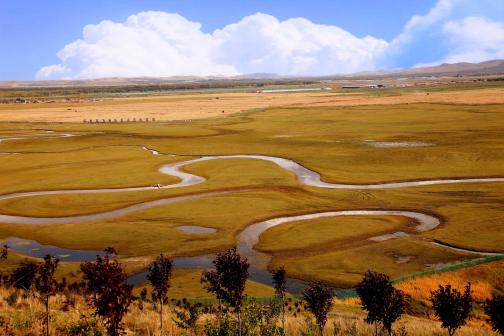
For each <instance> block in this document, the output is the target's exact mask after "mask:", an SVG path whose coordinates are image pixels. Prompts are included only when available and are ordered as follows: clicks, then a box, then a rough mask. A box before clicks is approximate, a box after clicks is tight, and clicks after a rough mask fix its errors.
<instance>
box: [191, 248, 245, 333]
mask: <svg viewBox="0 0 504 336" xmlns="http://www.w3.org/2000/svg"><path fill="white" fill-rule="evenodd" d="M213 264H214V266H215V270H210V271H204V272H203V274H202V276H201V283H202V284H203V285H204V287H205V289H206V290H207V291H208V292H210V293H213V294H214V295H215V296H216V297H217V299H218V300H219V301H224V302H226V303H228V304H229V305H230V306H231V307H232V308H233V309H234V311H235V313H236V316H237V319H238V335H239V336H241V335H242V321H241V308H242V305H243V300H244V299H245V283H246V281H247V278H248V276H249V273H248V269H249V266H250V264H249V263H248V261H247V258H242V257H241V256H240V254H239V253H238V252H236V247H233V248H231V249H229V250H227V251H225V252H222V253H219V254H217V257H216V258H215V260H214V261H213Z"/></svg>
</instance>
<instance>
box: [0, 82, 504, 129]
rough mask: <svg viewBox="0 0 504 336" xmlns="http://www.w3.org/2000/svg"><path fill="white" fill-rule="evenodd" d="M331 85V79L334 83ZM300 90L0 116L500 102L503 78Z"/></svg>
mask: <svg viewBox="0 0 504 336" xmlns="http://www.w3.org/2000/svg"><path fill="white" fill-rule="evenodd" d="M333 86H334V85H333ZM334 89H335V90H332V91H325V92H301V93H289V94H285V93H267V94H264V93H257V92H256V91H255V89H253V90H248V91H246V92H212V91H210V92H203V93H189V94H188V93H172V94H163V95H155V96H134V97H119V98H117V97H116V98H111V97H105V98H101V99H98V100H92V101H89V100H86V101H63V102H53V103H34V104H26V105H25V104H0V121H22V122H34V121H36V122H82V120H83V119H87V120H89V119H92V120H96V119H99V120H100V121H101V120H109V119H112V120H114V119H117V120H120V119H124V120H126V119H133V118H135V119H137V120H138V118H142V119H144V120H145V118H155V119H156V120H158V121H173V120H186V121H187V120H195V119H202V118H204V119H206V118H218V117H222V116H227V115H231V114H234V113H237V112H242V111H248V110H251V109H264V108H274V107H316V106H324V107H326V106H356V105H386V104H411V103H458V104H502V103H504V98H502V97H504V94H503V93H504V89H503V88H502V84H501V83H500V82H497V84H494V85H490V84H486V85H483V86H482V85H481V84H474V85H458V86H449V85H445V86H442V87H441V88H440V87H424V88H418V87H414V88H393V89H383V90H374V91H373V90H371V91H370V90H357V91H350V92H349V91H344V90H340V89H339V88H338V87H337V86H334ZM0 93H1V92H0Z"/></svg>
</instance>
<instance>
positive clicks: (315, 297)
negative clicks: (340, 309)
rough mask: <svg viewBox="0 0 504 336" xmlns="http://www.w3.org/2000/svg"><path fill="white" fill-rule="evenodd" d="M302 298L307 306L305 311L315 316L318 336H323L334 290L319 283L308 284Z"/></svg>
mask: <svg viewBox="0 0 504 336" xmlns="http://www.w3.org/2000/svg"><path fill="white" fill-rule="evenodd" d="M303 298H304V300H305V301H306V303H307V305H308V307H307V309H308V310H309V311H311V312H312V314H313V315H314V316H315V320H316V321H317V326H318V329H319V332H320V335H323V332H324V327H325V324H326V322H327V315H328V314H329V311H330V310H331V307H332V305H333V298H334V290H333V289H332V288H330V287H327V286H324V285H323V284H322V283H321V282H319V281H315V282H310V284H309V285H308V287H307V288H305V290H304V291H303Z"/></svg>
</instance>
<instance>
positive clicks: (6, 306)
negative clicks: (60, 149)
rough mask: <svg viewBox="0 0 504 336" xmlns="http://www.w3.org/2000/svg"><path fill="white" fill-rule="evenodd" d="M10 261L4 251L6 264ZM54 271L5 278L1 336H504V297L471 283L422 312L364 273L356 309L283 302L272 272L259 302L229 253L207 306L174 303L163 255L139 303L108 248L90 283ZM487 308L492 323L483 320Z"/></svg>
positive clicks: (437, 295) (318, 289) (351, 304)
mask: <svg viewBox="0 0 504 336" xmlns="http://www.w3.org/2000/svg"><path fill="white" fill-rule="evenodd" d="M6 256H7V248H6V247H4V249H3V250H2V254H1V258H2V259H5V258H6ZM58 263H59V260H58V259H55V258H54V257H52V256H49V255H48V256H46V258H45V259H44V262H42V263H38V264H37V263H33V262H32V261H29V260H27V261H25V262H23V263H22V264H21V265H20V266H19V267H18V268H17V269H15V270H14V271H13V272H12V273H11V274H9V275H4V276H2V277H1V280H2V285H1V286H0V294H1V297H2V301H1V303H0V304H1V309H0V311H1V316H0V322H1V325H0V330H2V334H5V335H105V334H107V335H111V336H117V335H123V334H128V335H157V334H159V335H165V334H167V335H208V336H211V335H261V336H265V335H307V336H308V335H370V334H376V335H378V334H380V335H384V334H387V335H442V334H443V332H442V331H441V329H440V328H439V324H440V323H439V322H436V321H433V320H430V319H425V318H420V317H419V316H420V315H421V314H422V312H423V311H425V309H428V310H430V311H433V313H434V314H435V315H436V316H437V317H438V318H439V319H440V320H441V322H442V323H441V326H442V328H444V329H446V330H447V333H448V334H449V335H450V336H451V335H453V334H454V333H455V332H457V334H458V335H491V334H492V332H491V328H493V329H494V330H495V331H496V332H500V333H501V334H504V328H503V327H504V325H503V324H502V321H503V318H504V314H503V313H504V311H503V310H502V309H501V308H502V307H503V305H504V296H502V294H499V292H498V291H497V292H494V294H493V296H492V297H491V298H489V299H487V300H486V301H478V300H477V299H476V297H474V296H473V292H472V290H471V285H470V284H469V283H467V284H466V285H465V290H464V292H463V293H461V292H459V291H458V290H457V286H455V287H453V288H452V287H451V285H446V286H442V285H439V286H438V289H437V290H435V291H431V292H430V293H431V294H430V295H431V296H430V300H429V301H431V302H432V303H431V304H429V305H425V306H421V307H420V310H418V309H419V307H418V306H416V305H415V302H417V301H416V300H415V297H414V296H409V295H407V294H408V292H403V291H401V290H399V289H397V288H395V287H394V286H393V285H392V283H391V282H390V279H389V278H388V276H386V275H384V274H379V273H375V272H367V273H366V275H365V277H364V278H363V279H362V281H360V283H359V284H358V286H357V293H358V294H359V297H360V299H359V300H358V301H356V300H354V299H353V300H346V301H340V300H337V299H335V298H334V297H333V295H334V294H333V290H332V289H331V288H329V287H326V286H325V285H323V284H322V283H320V282H312V283H310V284H308V285H307V287H306V288H305V290H304V291H303V293H302V297H301V298H293V297H291V296H290V295H286V286H285V285H286V283H287V278H286V272H285V270H284V269H283V268H280V269H278V270H275V271H274V272H272V278H273V283H274V288H275V295H274V296H272V297H269V298H268V299H262V300H257V299H254V298H248V297H247V296H246V295H245V294H244V289H245V282H246V280H247V277H248V268H249V264H248V261H247V260H246V259H244V258H242V257H241V256H240V255H239V254H237V253H236V249H231V250H228V251H226V252H223V253H221V254H218V255H217V257H216V259H215V260H214V262H213V263H214V266H215V270H206V271H204V272H203V273H202V275H201V283H202V286H203V288H204V289H206V290H207V291H208V292H209V293H212V294H213V295H214V296H215V298H216V299H217V300H213V301H205V302H202V301H197V300H196V301H195V300H187V299H186V298H183V299H179V300H176V299H174V298H170V294H171V293H170V289H171V285H172V283H171V280H172V260H171V259H169V258H167V257H165V256H163V255H160V256H159V257H158V258H157V259H156V260H155V261H154V262H153V263H151V265H150V266H149V273H148V276H147V278H148V280H149V284H150V286H149V289H148V290H147V288H143V289H141V290H140V288H138V289H137V290H136V293H135V294H134V292H133V291H132V289H133V286H131V285H129V284H127V282H126V279H127V276H126V274H125V273H124V270H123V265H121V264H120V263H119V262H118V261H117V259H116V258H115V251H114V249H112V248H108V249H106V254H105V256H104V257H101V256H97V258H96V260H95V261H89V262H83V263H82V264H81V266H80V269H81V271H82V274H83V280H84V281H77V282H72V283H68V282H67V281H66V279H62V280H61V281H57V280H56V279H55V277H54V271H55V270H56V268H57V267H58ZM478 267H479V266H478ZM501 283H502V281H501ZM149 293H150V295H149ZM359 305H360V306H361V307H362V309H363V310H364V311H365V312H366V316H364V314H363V312H360V311H359V310H360V309H359ZM163 306H165V309H164V310H163ZM431 307H432V308H431ZM483 308H484V310H485V313H486V314H487V315H488V319H487V320H485V319H484V318H481V311H482V310H483ZM473 309H476V310H475V313H472V311H473ZM476 311H479V312H480V313H476ZM156 315H158V316H157V317H156ZM415 315H416V317H415ZM468 318H469V321H467V319H468ZM487 322H488V323H489V324H487ZM466 324H468V326H465V325H466ZM380 330H381V331H380Z"/></svg>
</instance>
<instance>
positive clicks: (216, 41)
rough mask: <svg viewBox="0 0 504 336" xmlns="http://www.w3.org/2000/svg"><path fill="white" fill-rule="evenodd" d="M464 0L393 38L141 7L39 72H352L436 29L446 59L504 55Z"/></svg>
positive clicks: (498, 31)
mask: <svg viewBox="0 0 504 336" xmlns="http://www.w3.org/2000/svg"><path fill="white" fill-rule="evenodd" d="M466 1H467V0H439V1H438V2H437V3H436V5H435V6H434V7H433V8H432V9H431V10H430V11H429V12H428V13H427V14H425V15H415V16H413V17H412V18H411V19H410V20H409V21H408V22H407V23H406V24H405V26H404V28H403V30H402V32H400V33H399V34H398V35H397V37H396V38H394V39H393V40H392V41H385V40H383V39H380V38H377V37H373V36H364V37H358V36H355V35H353V34H352V33H350V32H348V31H345V30H344V29H342V28H340V27H337V26H334V25H320V24H316V23H313V22H311V21H309V20H307V19H304V18H292V19H288V20H285V21H280V20H278V19H277V18H275V17H274V16H271V15H267V14H263V13H256V14H254V15H250V16H247V17H244V18H243V19H241V20H240V21H239V22H236V23H233V24H230V25H227V26H225V27H223V28H221V29H217V30H215V31H214V32H212V33H205V32H203V30H202V29H201V28H202V27H201V24H200V23H198V22H193V21H190V20H188V19H186V18H184V17H183V16H181V15H178V14H173V13H166V12H154V11H147V12H141V13H138V14H136V15H131V16H130V17H128V19H127V20H126V21H125V22H121V23H118V22H112V21H102V22H100V23H98V24H93V25H87V26H85V27H84V29H83V35H82V38H81V39H79V40H76V41H74V42H72V43H70V44H67V45H66V46H65V47H64V48H63V49H61V50H60V51H59V52H58V53H57V56H58V58H59V60H60V63H58V64H54V65H48V66H45V67H43V68H41V69H40V70H39V71H38V72H37V74H36V76H37V79H61V78H63V79H65V78H103V77H143V76H152V77H164V76H185V75H199V76H220V75H222V76H230V75H238V74H250V73H277V74H283V75H328V74H336V73H351V72H358V71H364V70H376V69H378V68H382V67H388V66H390V65H392V66H394V65H396V64H395V63H397V62H396V61H397V60H399V59H400V58H401V55H402V54H404V53H405V52H406V51H407V50H408V48H409V49H411V48H412V46H414V45H415V41H418V40H420V39H421V37H422V35H425V34H431V33H432V31H433V30H435V31H437V32H438V34H439V35H440V36H442V38H443V39H444V41H445V43H447V44H450V45H451V46H452V47H451V48H450V52H449V53H448V54H447V55H445V57H444V58H443V59H441V60H440V61H449V62H459V61H471V62H477V61H482V60H487V59H494V58H504V24H503V23H502V22H499V21H493V20H491V19H489V18H486V17H483V16H465V17H464V16H462V17H458V18H455V17H453V13H454V12H456V11H457V10H458V11H459V12H460V9H461V8H462V9H463V8H464V6H465V3H466ZM482 1H486V0H482ZM462 12H463V11H462Z"/></svg>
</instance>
